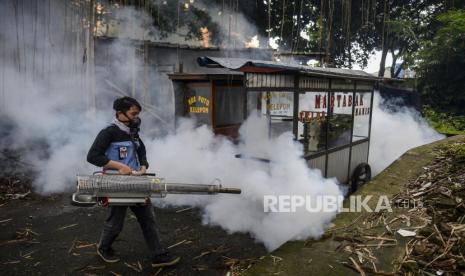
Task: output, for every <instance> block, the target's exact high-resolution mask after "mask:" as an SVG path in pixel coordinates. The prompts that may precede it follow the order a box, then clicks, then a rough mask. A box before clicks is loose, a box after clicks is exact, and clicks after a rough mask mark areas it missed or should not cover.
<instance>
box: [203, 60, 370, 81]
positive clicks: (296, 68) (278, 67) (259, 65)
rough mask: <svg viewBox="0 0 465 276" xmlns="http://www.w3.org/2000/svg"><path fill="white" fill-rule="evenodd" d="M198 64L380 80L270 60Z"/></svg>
mask: <svg viewBox="0 0 465 276" xmlns="http://www.w3.org/2000/svg"><path fill="white" fill-rule="evenodd" d="M197 62H198V64H199V65H200V66H204V67H211V68H218V67H223V68H227V69H230V70H235V71H241V72H246V73H278V72H285V71H291V72H299V73H303V74H308V75H314V76H321V77H335V78H348V79H360V80H371V81H377V80H379V78H377V77H375V76H373V75H371V74H369V73H367V72H365V71H362V70H351V69H340V68H321V67H310V66H304V65H298V64H290V63H281V62H276V61H268V60H251V59H243V58H219V57H199V58H198V59H197Z"/></svg>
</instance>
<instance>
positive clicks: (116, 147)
mask: <svg viewBox="0 0 465 276" xmlns="http://www.w3.org/2000/svg"><path fill="white" fill-rule="evenodd" d="M105 156H106V157H107V158H108V159H110V160H113V161H117V162H120V163H123V164H125V165H127V166H128V167H130V168H131V169H133V170H135V171H138V170H139V169H140V164H139V159H138V158H137V150H136V147H135V144H134V143H133V142H131V141H121V142H114V143H111V144H110V146H109V147H108V149H107V151H106V152H105Z"/></svg>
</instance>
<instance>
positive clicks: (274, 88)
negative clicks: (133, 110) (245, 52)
mask: <svg viewBox="0 0 465 276" xmlns="http://www.w3.org/2000/svg"><path fill="white" fill-rule="evenodd" d="M198 63H199V65H200V66H204V67H207V68H215V69H212V70H215V71H214V73H213V72H212V73H204V74H186V73H175V74H171V75H170V78H171V80H172V81H173V85H174V92H175V102H176V108H175V109H176V115H177V116H188V117H194V118H196V119H197V122H198V123H199V124H208V125H210V126H211V127H212V129H213V130H214V132H215V133H216V134H222V135H227V136H230V137H232V138H236V137H237V135H238V132H237V131H238V128H239V126H240V124H241V123H242V122H243V121H244V120H245V119H246V118H247V116H248V115H249V114H250V113H251V112H253V111H254V110H256V111H258V112H259V114H261V115H262V116H266V117H267V119H268V122H269V126H270V127H269V129H270V135H271V136H276V135H279V134H281V133H283V132H287V131H291V132H292V133H293V134H294V137H295V139H296V140H298V141H299V142H301V143H302V144H303V146H304V158H305V159H306V160H307V162H308V165H309V166H310V167H311V168H316V169H319V170H321V172H322V174H323V175H324V176H325V177H336V178H337V179H338V181H339V182H341V183H347V184H349V185H350V187H351V189H352V191H354V190H356V189H357V188H358V187H359V186H361V185H363V184H364V183H366V182H367V181H369V180H370V178H371V168H370V165H369V164H368V154H369V148H370V136H371V121H372V106H373V90H374V85H375V83H376V81H377V80H378V78H376V77H374V76H372V75H370V74H368V73H366V72H364V71H360V70H349V69H336V68H319V67H309V66H302V65H292V64H285V63H280V62H274V61H263V60H248V59H240V58H216V57H199V58H198ZM219 70H222V71H219Z"/></svg>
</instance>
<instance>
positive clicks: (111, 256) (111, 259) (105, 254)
mask: <svg viewBox="0 0 465 276" xmlns="http://www.w3.org/2000/svg"><path fill="white" fill-rule="evenodd" d="M97 254H98V255H99V256H100V258H102V260H104V261H105V262H107V263H116V262H118V261H119V258H118V257H116V255H115V251H114V250H113V248H110V249H109V250H107V251H104V250H102V249H101V248H100V247H98V246H97Z"/></svg>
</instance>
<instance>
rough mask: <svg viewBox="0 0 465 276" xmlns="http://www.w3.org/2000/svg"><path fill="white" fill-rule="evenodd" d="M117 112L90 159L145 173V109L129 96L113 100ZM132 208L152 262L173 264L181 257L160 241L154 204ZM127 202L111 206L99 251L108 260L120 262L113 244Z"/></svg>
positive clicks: (120, 170)
mask: <svg viewBox="0 0 465 276" xmlns="http://www.w3.org/2000/svg"><path fill="white" fill-rule="evenodd" d="M113 109H114V110H115V111H116V116H115V118H114V119H113V121H112V123H111V125H109V126H108V127H106V128H104V129H103V130H101V131H100V133H99V134H98V135H97V137H96V138H95V141H94V143H93V144H92V146H91V148H90V150H89V153H88V154H87V161H88V162H89V163H92V164H93V165H95V166H98V167H103V169H104V170H117V171H118V173H119V174H126V175H129V174H133V173H137V174H144V173H145V172H146V170H147V168H148V166H149V164H148V162H147V158H146V152H145V146H144V143H143V142H142V140H141V139H140V137H139V127H140V123H141V120H140V118H139V113H140V112H141V111H142V107H141V105H140V104H139V103H138V102H137V100H135V99H133V98H130V97H122V98H119V99H116V100H115V101H114V103H113ZM130 208H131V211H132V212H133V213H134V215H135V216H136V217H137V221H138V222H139V224H140V227H141V229H142V233H143V235H144V238H145V241H146V243H147V246H148V248H149V250H150V253H151V258H152V266H153V267H161V266H169V265H174V264H176V263H177V262H178V261H179V259H180V258H179V257H176V256H172V255H170V254H169V253H168V252H167V251H166V250H164V248H163V247H162V246H161V244H160V239H159V234H158V229H157V225H156V223H155V215H154V212H153V206H152V205H151V204H148V205H146V206H131V207H130ZM126 210H127V206H112V207H110V214H109V216H108V218H107V219H106V221H105V224H104V227H103V231H102V234H101V237H100V242H99V244H98V246H97V254H98V255H99V256H100V257H101V258H102V259H103V260H104V261H105V262H108V263H114V262H118V261H119V258H118V257H116V255H115V252H114V250H113V249H112V247H111V245H112V243H113V242H114V240H115V239H116V237H117V236H118V235H119V233H120V232H121V230H122V229H123V225H124V218H125V216H126Z"/></svg>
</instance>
